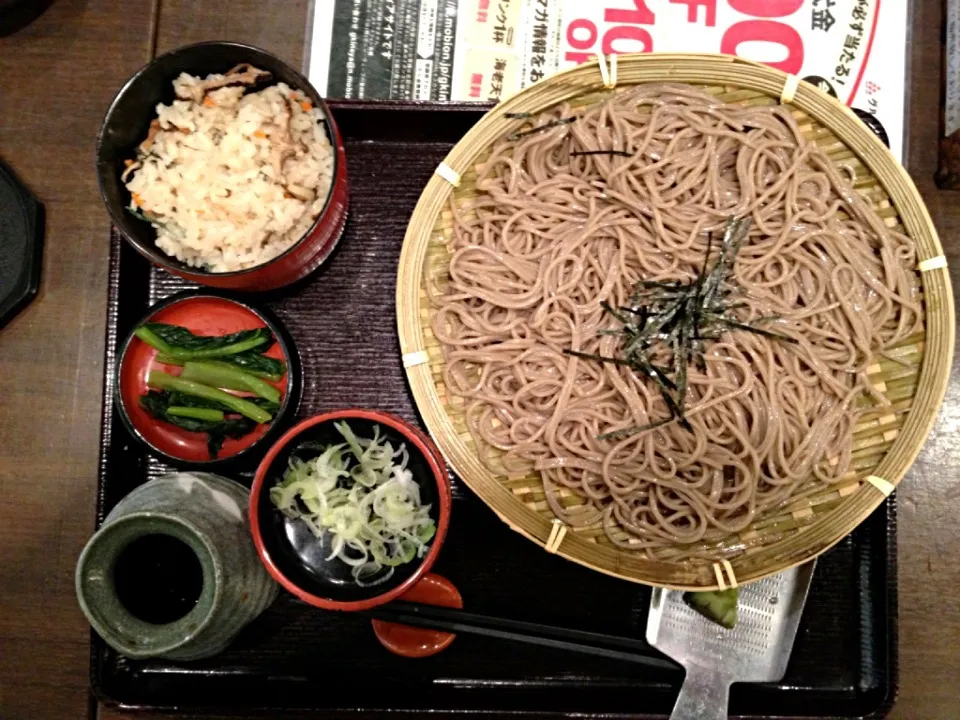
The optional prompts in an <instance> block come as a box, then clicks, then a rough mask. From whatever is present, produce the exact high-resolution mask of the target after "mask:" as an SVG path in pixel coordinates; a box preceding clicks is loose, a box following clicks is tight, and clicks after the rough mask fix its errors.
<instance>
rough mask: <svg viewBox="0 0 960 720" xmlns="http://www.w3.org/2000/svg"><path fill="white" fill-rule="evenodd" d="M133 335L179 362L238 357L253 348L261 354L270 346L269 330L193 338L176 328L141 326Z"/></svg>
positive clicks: (157, 325)
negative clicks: (228, 356)
mask: <svg viewBox="0 0 960 720" xmlns="http://www.w3.org/2000/svg"><path fill="white" fill-rule="evenodd" d="M134 334H135V335H136V336H137V337H138V338H140V339H141V340H143V341H144V342H145V343H147V344H148V345H152V346H153V347H155V348H156V349H157V350H159V351H160V352H161V353H163V354H164V355H170V356H171V357H174V358H177V359H178V360H197V359H200V358H213V357H223V356H226V355H238V354H240V353H244V352H247V351H249V350H253V349H254V348H257V352H263V351H264V350H266V349H267V348H269V347H270V345H271V344H272V343H273V333H271V332H270V329H269V328H257V329H256V330H241V331H239V332H235V333H231V334H229V335H194V334H193V333H192V332H190V331H189V330H187V328H184V327H180V326H179V325H168V324H166V323H144V324H143V325H141V326H140V327H138V328H137V329H136V330H135V331H134Z"/></svg>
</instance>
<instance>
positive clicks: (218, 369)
mask: <svg viewBox="0 0 960 720" xmlns="http://www.w3.org/2000/svg"><path fill="white" fill-rule="evenodd" d="M179 377H180V379H181V380H193V381H194V382H198V383H203V384H204V385H212V386H214V387H221V388H229V389H231V390H243V391H245V392H252V393H253V394H255V395H259V396H260V397H262V398H264V399H265V400H270V401H271V402H280V391H279V390H277V389H276V388H275V387H274V386H273V385H271V384H270V383H268V382H265V381H264V380H261V379H260V378H258V377H257V376H256V375H251V374H250V373H248V372H246V371H244V370H241V369H239V368H237V367H235V366H233V365H230V364H229V363H219V362H216V361H215V360H208V361H206V362H203V361H194V360H188V361H187V362H186V363H184V365H183V372H181V373H180V375H179Z"/></svg>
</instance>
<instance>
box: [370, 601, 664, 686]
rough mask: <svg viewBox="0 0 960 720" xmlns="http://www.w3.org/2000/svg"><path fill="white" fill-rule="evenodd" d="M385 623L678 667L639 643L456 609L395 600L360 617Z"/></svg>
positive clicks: (649, 665) (611, 636) (622, 638)
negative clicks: (364, 616)
mask: <svg viewBox="0 0 960 720" xmlns="http://www.w3.org/2000/svg"><path fill="white" fill-rule="evenodd" d="M363 614H364V615H366V616H367V617H370V618H375V619H377V620H385V621H387V622H393V623H401V624H403V625H413V626H415V627H422V628H426V629H429V630H442V631H444V632H452V633H466V634H471V635H480V636H483V637H491V638H497V639H500V640H512V641H515V642H522V643H527V644H529V645H539V646H541V647H548V648H552V649H555V650H569V651H571V652H579V653H584V654H588V655H598V656H600V657H605V658H608V659H611V660H622V661H626V662H632V663H636V664H640V665H645V666H647V667H649V668H652V669H657V670H671V671H675V670H678V669H679V666H678V665H677V664H676V663H674V662H673V661H671V660H669V659H667V658H666V657H665V656H663V655H659V654H658V653H656V651H655V650H653V648H651V647H650V646H649V645H648V644H647V643H645V642H643V641H642V640H635V639H632V638H624V637H618V636H616V635H605V634H602V633H594V632H587V631H584V630H574V629H572V628H564V627H556V626H553V625H543V624H540V623H532V622H526V621H522V620H511V619H509V618H501V617H494V616H490V615H481V614H479V613H473V612H468V611H466V610H458V609H456V608H446V607H439V606H436V605H424V604H422V603H412V602H405V601H401V600H395V601H394V602H392V603H389V604H387V605H381V606H379V607H376V608H373V609H372V610H367V611H365V612H364V613H363Z"/></svg>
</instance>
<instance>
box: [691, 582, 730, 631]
mask: <svg viewBox="0 0 960 720" xmlns="http://www.w3.org/2000/svg"><path fill="white" fill-rule="evenodd" d="M739 600H740V588H728V589H726V590H712V591H707V592H686V593H684V594H683V601H684V602H685V603H687V605H689V606H690V607H691V608H693V609H694V610H696V611H697V612H698V613H700V614H701V615H703V616H704V617H705V618H707V619H708V620H712V621H713V622H715V623H717V624H718V625H723V627H725V628H727V629H728V630H733V628H734V626H736V624H737V603H738V602H739Z"/></svg>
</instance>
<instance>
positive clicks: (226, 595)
mask: <svg viewBox="0 0 960 720" xmlns="http://www.w3.org/2000/svg"><path fill="white" fill-rule="evenodd" d="M248 496H249V491H248V490H247V489H246V488H245V487H243V486H242V485H240V484H238V483H235V482H233V481H232V480H227V479H226V478H223V477H219V476H217V475H211V474H209V473H175V474H171V475H165V476H163V477H160V478H157V479H156V480H151V481H150V482H148V483H146V484H144V485H141V486H140V487H138V488H136V489H135V490H133V492H131V493H130V494H129V495H127V496H126V497H125V498H124V499H123V500H121V501H120V502H119V503H118V504H117V506H116V507H115V508H114V509H113V511H112V512H111V513H110V514H109V515H107V517H106V519H105V520H104V521H103V525H102V526H101V527H100V529H99V530H98V531H97V532H96V534H95V535H94V536H93V537H92V538H91V539H90V541H89V542H88V543H87V546H86V547H85V548H84V549H83V552H82V553H81V555H80V560H79V562H78V563H77V573H76V588H77V597H78V599H79V601H80V607H81V609H82V610H83V612H84V614H85V615H86V616H87V619H88V620H89V621H90V624H91V625H92V626H93V628H94V630H96V631H97V633H98V634H99V635H100V636H101V637H102V638H103V639H104V640H105V641H106V642H107V644H109V645H110V646H111V647H113V648H114V649H115V650H117V651H118V652H120V653H122V654H123V655H126V656H128V657H132V658H146V657H163V658H169V659H171V660H196V659H199V658H204V657H209V656H211V655H215V654H217V653H218V652H220V651H221V650H223V649H224V648H225V647H226V646H227V645H228V644H229V643H230V642H231V641H232V640H233V638H234V637H235V636H236V635H237V633H239V632H240V630H242V629H243V628H244V627H245V626H246V625H247V624H248V623H249V622H250V621H251V620H253V619H254V618H256V617H257V616H258V615H259V614H260V613H261V612H263V611H264V610H265V609H266V608H267V607H268V606H269V605H270V603H272V602H273V600H274V599H275V598H276V596H277V585H276V583H274V582H273V580H272V578H271V577H270V576H269V574H268V573H267V571H266V570H265V569H264V567H263V565H262V564H261V563H260V560H259V558H258V557H257V552H256V549H255V548H254V546H253V542H252V541H251V539H250V532H249V527H248V523H247V504H248ZM158 535H159V536H164V535H165V536H169V537H172V538H175V539H176V540H179V541H180V542H182V543H183V544H184V545H185V546H186V547H187V548H189V550H191V551H192V552H193V554H194V555H195V556H196V560H197V561H198V563H199V570H198V572H197V586H198V589H199V595H198V596H197V599H196V604H194V605H193V606H192V608H189V609H188V610H187V612H186V614H184V615H183V616H182V617H179V618H177V619H173V620H171V621H169V622H166V621H164V622H162V623H157V622H148V621H146V620H144V619H141V617H138V616H137V615H135V614H134V613H133V612H131V611H130V609H128V607H127V606H126V605H125V604H124V603H123V602H121V596H122V593H120V594H118V583H117V574H116V570H117V569H118V566H120V567H121V571H122V563H121V562H120V561H121V558H122V557H123V555H124V551H126V550H128V549H129V548H130V545H131V543H135V542H136V541H138V540H140V539H142V538H145V537H148V536H153V539H155V537H156V536H158ZM163 540H167V538H163ZM174 545H177V547H178V548H179V547H182V546H180V545H179V544H177V543H174ZM128 562H129V561H128ZM195 569H196V568H195ZM200 575H202V581H201V580H200V579H199V578H200ZM123 580H124V578H121V585H122V584H123V583H122V581H123ZM141 580H142V578H141ZM127 585H129V583H127ZM134 590H136V588H134Z"/></svg>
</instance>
